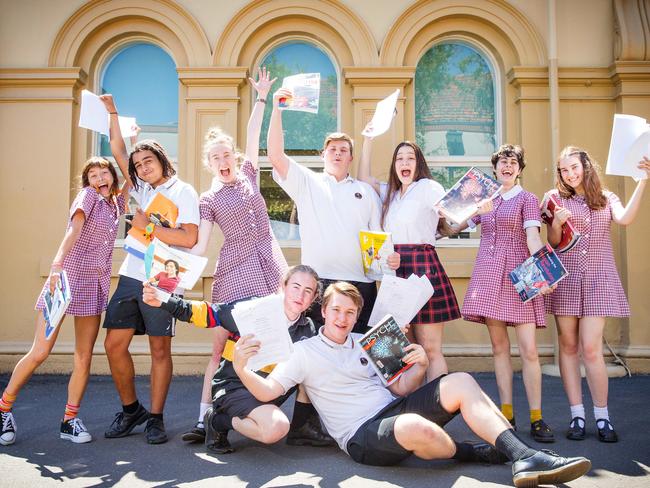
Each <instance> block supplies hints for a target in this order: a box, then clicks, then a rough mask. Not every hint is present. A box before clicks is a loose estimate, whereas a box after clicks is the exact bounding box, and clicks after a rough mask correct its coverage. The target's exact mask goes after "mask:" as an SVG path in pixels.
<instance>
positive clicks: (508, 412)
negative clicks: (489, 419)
mask: <svg viewBox="0 0 650 488" xmlns="http://www.w3.org/2000/svg"><path fill="white" fill-rule="evenodd" d="M501 413H502V414H503V416H504V417H505V418H506V419H507V420H508V421H510V420H512V418H513V417H514V416H515V414H514V412H513V411H512V405H511V404H509V403H502V404H501Z"/></svg>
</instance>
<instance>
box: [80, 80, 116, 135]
mask: <svg viewBox="0 0 650 488" xmlns="http://www.w3.org/2000/svg"><path fill="white" fill-rule="evenodd" d="M108 117H109V115H108V112H107V111H106V107H104V102H102V101H101V100H100V99H99V97H98V96H97V95H95V94H94V93H92V92H89V91H88V90H83V91H82V92H81V110H80V113H79V127H83V128H85V129H90V130H94V131H95V132H100V133H102V134H104V135H107V136H108V135H110V134H109V124H108Z"/></svg>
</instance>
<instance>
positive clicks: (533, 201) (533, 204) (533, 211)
mask: <svg viewBox="0 0 650 488" xmlns="http://www.w3.org/2000/svg"><path fill="white" fill-rule="evenodd" d="M521 213H522V215H521V216H522V220H523V226H524V229H527V228H528V227H541V226H542V215H541V213H540V209H539V199H538V198H537V196H536V195H534V194H532V193H528V192H526V194H525V197H524V205H523V208H522V209H521Z"/></svg>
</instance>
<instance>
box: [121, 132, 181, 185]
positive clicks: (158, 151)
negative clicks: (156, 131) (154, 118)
mask: <svg viewBox="0 0 650 488" xmlns="http://www.w3.org/2000/svg"><path fill="white" fill-rule="evenodd" d="M140 151H151V152H152V153H153V154H154V155H155V156H156V158H157V159H158V161H160V164H161V166H162V172H163V176H164V177H165V178H170V177H172V176H174V175H175V174H176V170H175V169H174V167H173V166H172V163H171V161H170V160H169V156H167V151H165V149H164V148H163V147H162V146H161V145H160V143H159V142H158V141H154V140H153V139H145V140H143V141H140V142H138V143H137V144H136V145H135V147H134V148H133V151H131V154H129V176H130V177H131V181H132V182H133V189H134V190H137V189H138V186H139V184H138V173H137V171H136V170H135V163H134V162H133V155H134V154H135V153H138V152H140Z"/></svg>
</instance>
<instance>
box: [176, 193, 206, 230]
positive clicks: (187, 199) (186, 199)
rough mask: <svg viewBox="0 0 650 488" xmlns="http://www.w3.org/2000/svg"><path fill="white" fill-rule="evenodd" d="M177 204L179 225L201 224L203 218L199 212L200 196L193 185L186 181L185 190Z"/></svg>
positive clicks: (180, 194) (177, 221)
mask: <svg viewBox="0 0 650 488" xmlns="http://www.w3.org/2000/svg"><path fill="white" fill-rule="evenodd" d="M177 205H178V219H176V223H177V224H178V225H180V224H195V225H199V222H200V220H201V217H200V214H199V196H198V195H197V194H196V190H195V189H194V188H193V187H192V186H190V185H188V184H187V183H185V185H184V187H183V190H182V191H181V192H180V193H179V196H178V202H177Z"/></svg>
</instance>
